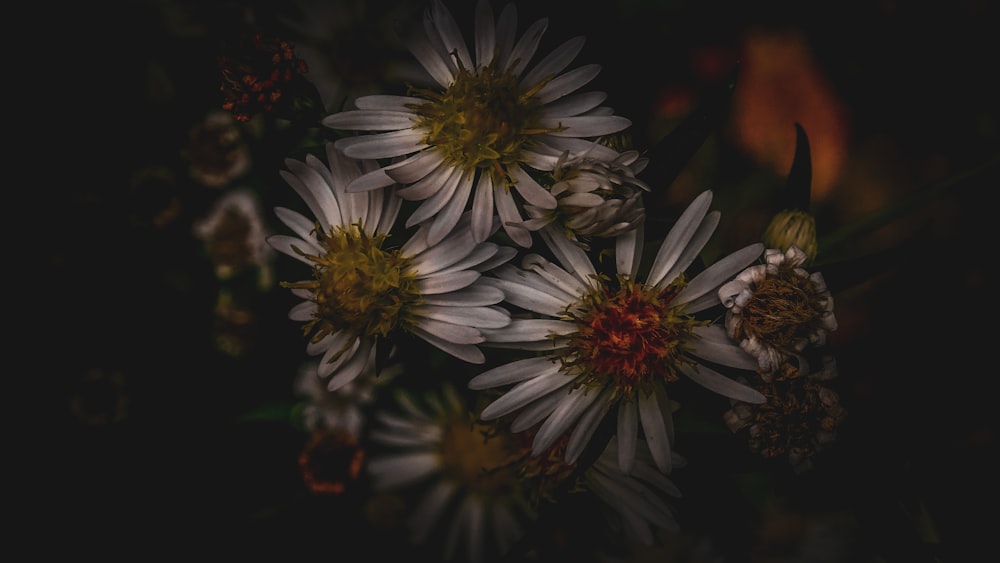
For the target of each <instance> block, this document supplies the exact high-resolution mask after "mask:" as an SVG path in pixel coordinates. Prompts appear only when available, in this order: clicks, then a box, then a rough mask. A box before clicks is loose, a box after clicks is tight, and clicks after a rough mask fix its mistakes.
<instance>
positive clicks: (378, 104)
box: [354, 94, 427, 113]
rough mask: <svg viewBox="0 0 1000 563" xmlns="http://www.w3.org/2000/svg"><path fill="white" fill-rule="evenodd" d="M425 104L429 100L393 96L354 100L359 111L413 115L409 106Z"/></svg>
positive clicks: (363, 97)
mask: <svg viewBox="0 0 1000 563" xmlns="http://www.w3.org/2000/svg"><path fill="white" fill-rule="evenodd" d="M425 103H427V100H425V99H423V98H415V97H413V96H394V95H391V94H368V95H366V96H359V97H358V98H357V99H356V100H354V105H355V107H357V108H358V109H368V110H390V111H409V112H411V113H412V112H413V109H412V108H409V107H407V106H412V105H422V104H425Z"/></svg>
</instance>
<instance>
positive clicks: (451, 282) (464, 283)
mask: <svg viewBox="0 0 1000 563" xmlns="http://www.w3.org/2000/svg"><path fill="white" fill-rule="evenodd" d="M481 275H482V274H480V273H479V272H476V271H474V270H466V271H464V272H455V273H453V274H449V275H447V276H431V277H428V278H424V279H421V280H418V281H417V289H419V290H420V293H421V294H424V295H426V294H430V293H447V292H449V291H455V290H458V289H462V288H463V287H468V286H470V285H472V283H473V282H475V281H476V280H477V279H479V277H480V276H481Z"/></svg>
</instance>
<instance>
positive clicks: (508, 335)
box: [482, 319, 578, 342]
mask: <svg viewBox="0 0 1000 563" xmlns="http://www.w3.org/2000/svg"><path fill="white" fill-rule="evenodd" d="M577 330H578V328H577V326H576V323H571V322H567V321H558V320H549V319H512V320H511V321H510V324H509V325H507V326H505V327H503V328H497V329H486V328H484V329H483V330H482V333H483V335H484V336H486V337H487V340H488V341H490V342H534V341H539V340H546V339H548V338H552V337H554V336H565V335H567V334H573V333H575V332H576V331H577Z"/></svg>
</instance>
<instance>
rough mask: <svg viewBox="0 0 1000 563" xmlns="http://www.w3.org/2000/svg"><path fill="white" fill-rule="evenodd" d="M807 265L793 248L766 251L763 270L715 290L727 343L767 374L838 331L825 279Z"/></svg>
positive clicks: (749, 271)
mask: <svg viewBox="0 0 1000 563" xmlns="http://www.w3.org/2000/svg"><path fill="white" fill-rule="evenodd" d="M807 259H808V257H807V256H806V253H805V252H803V251H802V250H801V249H800V248H799V247H798V246H795V245H792V246H790V247H789V248H788V250H786V251H785V252H782V251H780V250H778V249H774V248H769V249H767V250H766V251H765V252H764V264H756V265H753V266H750V267H749V268H747V269H746V270H744V271H743V272H740V274H739V275H737V276H736V278H735V279H733V280H732V281H731V282H729V283H727V284H725V285H724V286H722V287H720V288H719V299H720V300H721V301H722V303H723V304H724V305H725V307H726V308H727V309H728V310H727V311H726V331H727V333H728V334H729V337H730V338H732V339H733V340H734V341H735V342H739V344H740V347H742V348H743V349H744V350H746V351H747V352H748V353H749V354H752V355H753V356H754V357H755V358H757V361H758V364H759V369H760V370H761V371H763V372H765V374H766V373H767V372H771V371H774V370H775V369H777V368H778V366H780V365H781V363H782V362H783V361H785V360H786V359H788V358H789V357H790V356H793V355H795V354H798V353H800V352H802V351H803V350H804V349H805V348H806V346H810V345H813V346H822V345H823V344H825V343H826V336H827V333H828V332H830V331H834V330H836V329H837V318H836V317H835V316H834V314H833V296H832V295H830V291H829V289H827V287H826V282H825V281H824V280H823V274H821V273H819V272H813V273H809V272H808V271H807V270H806V269H805V268H802V264H804V263H805V261H806V260H807ZM765 377H766V375H765Z"/></svg>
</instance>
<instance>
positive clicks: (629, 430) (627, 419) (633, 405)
mask: <svg viewBox="0 0 1000 563" xmlns="http://www.w3.org/2000/svg"><path fill="white" fill-rule="evenodd" d="M635 393H636V392H635V391H633V392H632V396H630V397H627V398H624V399H623V400H622V401H621V402H620V403H619V406H618V431H617V432H616V434H615V437H616V438H617V439H618V448H617V449H618V468H619V470H620V471H621V472H622V473H624V474H626V475H628V474H630V473H632V468H633V467H634V466H635V451H636V442H637V441H638V434H639V405H638V402H637V398H636V396H635Z"/></svg>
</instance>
